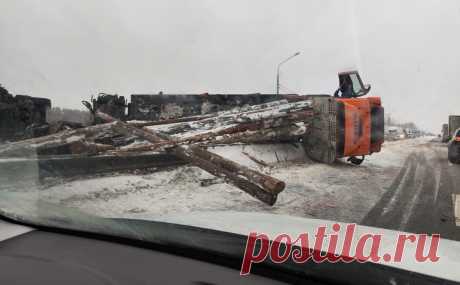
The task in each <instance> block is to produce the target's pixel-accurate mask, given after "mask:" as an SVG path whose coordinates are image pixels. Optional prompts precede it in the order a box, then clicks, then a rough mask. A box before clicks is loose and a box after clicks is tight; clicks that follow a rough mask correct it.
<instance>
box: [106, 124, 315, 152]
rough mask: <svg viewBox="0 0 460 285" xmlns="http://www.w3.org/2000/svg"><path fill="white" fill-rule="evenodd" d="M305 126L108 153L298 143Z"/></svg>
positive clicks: (129, 147)
mask: <svg viewBox="0 0 460 285" xmlns="http://www.w3.org/2000/svg"><path fill="white" fill-rule="evenodd" d="M305 131H306V127H305V126H297V125H292V126H287V127H278V128H272V129H261V130H256V131H245V132H238V133H234V134H228V135H212V136H208V137H203V136H202V135H198V136H196V137H190V138H186V139H177V140H175V141H173V142H171V141H165V142H160V143H154V144H144V145H137V146H126V147H123V148H119V149H116V150H112V151H110V153H113V154H117V153H120V154H123V153H130V152H139V151H161V150H164V149H167V148H170V147H173V146H176V145H188V144H197V145H200V146H216V145H230V144H264V143H279V142H289V143H293V142H298V141H299V140H300V139H301V138H302V137H303V135H304V134H305Z"/></svg>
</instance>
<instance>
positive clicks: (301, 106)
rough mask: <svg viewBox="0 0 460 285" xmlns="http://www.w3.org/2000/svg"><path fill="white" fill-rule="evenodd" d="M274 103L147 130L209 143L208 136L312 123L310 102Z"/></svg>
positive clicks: (152, 127)
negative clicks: (200, 138)
mask: <svg viewBox="0 0 460 285" xmlns="http://www.w3.org/2000/svg"><path fill="white" fill-rule="evenodd" d="M272 103H273V104H272V105H270V104H261V105H256V106H251V107H252V108H250V109H249V110H248V111H244V112H235V111H232V112H230V111H226V112H221V113H219V114H218V115H217V116H215V117H212V118H208V119H203V120H199V121H194V122H186V123H176V124H170V125H158V126H150V127H147V128H148V129H151V130H154V131H155V132H159V133H165V134H168V135H172V136H174V137H175V138H178V139H186V138H189V137H193V138H194V140H197V138H198V137H199V136H200V135H201V136H202V137H203V140H206V139H207V138H209V137H214V136H220V135H224V134H232V133H237V132H243V131H255V130H260V129H268V128H276V127H287V126H290V125H294V124H298V123H306V124H309V123H310V122H311V120H312V117H313V111H312V107H311V106H312V105H311V104H312V103H311V101H310V100H304V101H300V102H295V103H287V102H286V101H277V102H272ZM275 103H277V104H275ZM267 105H268V106H267Z"/></svg>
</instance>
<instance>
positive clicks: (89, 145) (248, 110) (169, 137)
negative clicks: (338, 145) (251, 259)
mask: <svg viewBox="0 0 460 285" xmlns="http://www.w3.org/2000/svg"><path fill="white" fill-rule="evenodd" d="M85 106H89V104H86V105H85ZM90 110H91V111H92V113H93V115H94V118H95V121H98V122H102V123H101V124H98V125H93V126H89V127H86V128H79V129H74V130H65V131H62V132H59V133H56V134H53V135H49V136H44V137H39V138H34V139H29V140H23V141H19V142H14V143H9V144H5V145H1V146H0V157H31V156H39V157H40V156H45V155H46V156H50V155H53V156H56V155H67V156H68V155H74V156H75V155H78V156H87V157H97V156H101V157H102V156H105V157H107V156H116V157H123V156H132V155H133V154H141V153H146V152H148V153H159V154H167V155H171V156H172V157H175V158H176V160H177V161H178V162H182V163H189V164H192V165H194V166H197V167H199V168H201V169H203V170H205V171H207V172H209V173H211V174H213V175H214V176H216V177H217V178H219V179H220V180H223V181H225V182H226V183H229V184H231V185H234V186H235V187H237V188H239V189H241V190H243V191H245V192H246V193H248V194H250V195H251V196H253V197H255V198H257V199H259V200H260V201H262V202H264V203H266V204H268V205H273V204H274V203H275V202H276V199H277V196H278V194H279V193H280V192H281V191H283V190H284V188H285V183H284V182H283V181H280V180H278V179H276V178H274V177H271V176H269V175H266V174H263V173H261V172H259V171H256V170H253V169H251V168H249V167H246V166H243V165H240V164H238V163H236V162H234V161H231V160H229V159H226V158H224V157H222V156H220V155H217V154H215V153H213V152H210V151H208V150H207V147H208V146H214V145H222V144H224V145H226V144H253V143H267V142H282V141H285V142H297V141H299V140H301V139H302V137H303V136H304V135H305V133H306V131H307V129H308V127H309V125H310V123H311V120H312V116H313V112H312V102H311V101H310V100H299V101H295V102H288V101H286V100H280V101H275V102H270V103H265V104H261V105H254V106H245V107H241V108H237V109H233V110H230V111H224V112H219V113H215V114H206V115H205V116H202V117H200V116H194V117H185V118H179V119H175V120H171V119H168V120H164V121H156V122H138V121H137V122H123V121H121V120H119V119H117V118H114V117H112V116H110V115H108V114H106V113H102V112H100V111H97V110H95V109H94V108H90ZM251 159H254V160H257V158H254V157H252V158H251ZM178 164H179V163H178Z"/></svg>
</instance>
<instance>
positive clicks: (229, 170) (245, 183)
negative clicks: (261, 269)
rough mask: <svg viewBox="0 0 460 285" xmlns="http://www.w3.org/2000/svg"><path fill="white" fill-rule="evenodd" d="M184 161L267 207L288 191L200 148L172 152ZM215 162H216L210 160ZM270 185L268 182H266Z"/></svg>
mask: <svg viewBox="0 0 460 285" xmlns="http://www.w3.org/2000/svg"><path fill="white" fill-rule="evenodd" d="M95 115H96V116H97V117H98V118H100V119H102V120H103V121H105V122H114V123H115V125H114V128H115V129H116V130H117V131H118V132H119V133H122V134H125V135H135V136H138V137H140V138H143V139H145V140H147V141H149V142H151V143H154V144H155V143H162V142H173V141H172V140H170V139H169V138H168V137H167V136H164V135H163V136H160V135H158V134H156V133H155V132H153V131H147V130H144V129H138V128H136V127H134V126H131V125H129V124H127V123H124V122H121V121H119V120H116V119H115V118H113V117H111V116H109V115H107V114H104V113H101V112H96V113H95ZM168 152H169V153H171V154H174V155H175V156H176V157H178V158H180V159H182V160H183V161H186V162H190V163H191V164H193V165H195V166H198V167H199V168H201V169H203V170H205V171H207V172H209V173H211V174H213V175H215V176H217V177H220V178H222V179H224V181H226V182H227V183H230V184H233V185H234V186H236V187H238V188H240V189H241V190H243V191H245V192H246V193H248V194H250V195H251V196H253V197H255V198H257V199H259V200H261V201H262V202H264V203H267V204H269V205H273V204H274V203H275V202H276V198H277V194H278V193H279V192H281V191H282V190H283V189H284V186H285V184H284V182H282V181H280V180H278V179H276V178H273V177H269V176H267V175H264V174H262V173H259V172H257V171H254V170H250V169H249V170H250V171H249V172H248V171H247V170H248V168H247V167H244V166H241V165H239V164H237V163H234V162H232V161H230V160H228V159H225V158H223V157H221V156H219V155H217V154H213V153H210V152H208V151H206V150H204V149H201V148H199V147H188V148H186V147H182V146H179V145H176V146H174V147H171V148H169V149H168ZM210 157H211V158H212V161H211V160H210V159H209V158H210ZM267 179H268V180H269V181H265V180H267Z"/></svg>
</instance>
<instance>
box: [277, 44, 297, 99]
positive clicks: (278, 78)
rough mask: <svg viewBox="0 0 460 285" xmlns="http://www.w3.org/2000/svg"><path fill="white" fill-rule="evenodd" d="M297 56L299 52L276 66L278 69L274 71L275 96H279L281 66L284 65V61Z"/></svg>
mask: <svg viewBox="0 0 460 285" xmlns="http://www.w3.org/2000/svg"><path fill="white" fill-rule="evenodd" d="M299 54H300V52H299V51H298V52H296V53H295V54H293V55H291V56H290V57H288V58H286V59H285V60H283V61H282V62H280V63H279V64H278V68H277V69H276V95H279V94H280V67H281V65H282V64H283V63H285V62H286V61H288V60H290V59H292V58H293V57H296V56H298V55H299Z"/></svg>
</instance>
